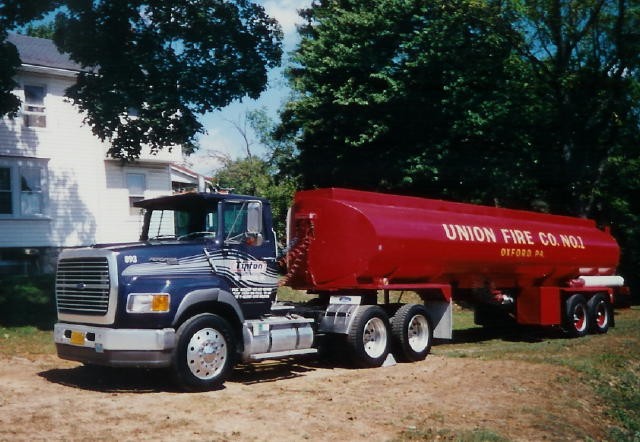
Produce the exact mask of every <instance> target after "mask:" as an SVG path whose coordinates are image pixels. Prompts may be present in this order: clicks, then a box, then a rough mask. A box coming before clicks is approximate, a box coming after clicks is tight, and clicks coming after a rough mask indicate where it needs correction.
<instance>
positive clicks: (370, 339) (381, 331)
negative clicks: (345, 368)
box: [347, 305, 390, 368]
mask: <svg viewBox="0 0 640 442" xmlns="http://www.w3.org/2000/svg"><path fill="white" fill-rule="evenodd" d="M389 334H390V333H389V318H388V317H387V314H386V313H385V312H384V310H382V308H380V307H379V306H377V305H364V306H361V307H360V309H359V310H358V313H357V314H356V317H355V318H354V319H353V322H352V324H351V326H350V327H349V334H348V335H347V345H348V347H349V351H350V353H351V354H350V356H351V359H352V360H353V362H354V363H355V364H356V365H358V366H359V367H363V368H371V367H379V366H381V365H382V364H383V363H384V361H385V359H386V358H387V355H388V354H389V347H390V342H389Z"/></svg>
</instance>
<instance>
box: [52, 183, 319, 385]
mask: <svg viewBox="0 0 640 442" xmlns="http://www.w3.org/2000/svg"><path fill="white" fill-rule="evenodd" d="M137 205H138V206H139V207H140V208H142V209H144V211H145V215H144V225H143V231H142V234H141V238H140V242H139V243H134V244H122V245H105V246H94V247H91V248H82V249H68V250H64V251H63V252H62V253H61V255H60V257H59V259H58V267H57V275H56V302H57V309H58V320H59V322H58V323H57V324H56V325H55V329H54V340H55V343H56V347H57V352H58V355H59V357H61V358H63V359H68V360H75V361H80V362H83V363H86V364H94V365H107V366H136V367H171V369H172V372H173V374H174V377H175V380H176V381H177V383H178V384H179V385H180V386H181V387H183V388H184V389H187V390H208V389H211V388H215V387H216V386H218V385H220V384H221V383H222V382H223V381H224V379H225V378H226V377H227V375H228V374H229V372H230V370H231V369H232V367H233V365H234V363H235V362H236V361H238V360H244V361H258V360H261V359H267V358H278V357H289V356H296V355H302V354H310V353H316V352H317V351H318V349H317V345H314V343H315V342H314V341H315V339H314V337H315V334H314V327H313V326H312V324H313V323H314V322H315V319H314V317H313V316H314V313H313V312H311V313H310V312H308V311H306V312H303V313H301V312H300V311H294V309H293V307H292V306H290V305H280V304H278V303H277V302H275V301H276V299H275V297H276V291H277V286H278V264H277V262H276V256H277V253H278V252H277V245H276V237H275V233H274V230H273V228H272V219H271V210H270V208H269V202H268V201H266V200H264V199H260V198H255V197H248V196H241V195H225V194H216V193H208V194H202V193H200V194H198V193H189V194H183V195H175V196H167V197H161V198H156V199H151V200H145V201H141V202H139V203H137ZM305 315H306V316H305ZM309 316H311V317H309Z"/></svg>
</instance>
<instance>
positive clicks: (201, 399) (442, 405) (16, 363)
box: [0, 354, 608, 441]
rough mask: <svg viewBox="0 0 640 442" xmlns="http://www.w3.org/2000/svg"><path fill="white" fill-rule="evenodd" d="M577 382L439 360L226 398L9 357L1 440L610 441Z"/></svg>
mask: <svg viewBox="0 0 640 442" xmlns="http://www.w3.org/2000/svg"><path fill="white" fill-rule="evenodd" d="M573 378H574V376H573V374H572V373H571V372H570V371H569V370H568V369H563V368H558V367H554V366H548V365H536V364H529V363H524V362H514V361H482V360H476V359H468V358H451V357H444V356H438V355H437V354H432V355H430V356H429V357H427V359H426V360H425V361H422V362H419V363H413V364H397V365H394V366H391V367H383V368H377V369H369V370H360V369H351V368H347V367H335V366H332V365H328V364H326V363H320V362H317V361H314V360H309V361H305V362H304V363H300V362H287V363H283V362H278V363H273V362H271V363H262V364H258V365H252V366H248V367H246V366H245V367H239V368H237V369H236V370H235V372H234V374H233V376H232V378H231V379H230V380H229V381H227V383H226V384H225V388H223V389H221V390H218V391H213V392H208V393H181V392H178V391H176V390H175V389H174V387H172V385H171V383H170V382H169V380H168V376H167V374H166V373H165V372H163V371H143V370H131V369H103V368H95V367H91V368H90V367H84V366H82V365H80V364H76V363H71V362H65V361H62V360H59V359H57V358H56V357H55V356H52V355H46V356H38V357H36V358H33V359H26V358H20V357H9V358H7V357H4V358H3V357H0V441H4V440H7V441H22V440H25V441H26V440H29V441H32V440H87V439H92V440H183V441H190V440H214V441H215V440H234V441H235V440H241V441H245V440H247V441H254V440H255V441H271V440H278V441H288V440H291V441H293V440H296V441H298V440H304V439H307V440H327V441H328V440H332V441H342V440H368V441H379V440H380V441H381V440H402V439H407V438H411V437H414V438H416V439H417V438H426V439H439V438H444V439H447V438H451V437H452V435H455V434H458V435H459V434H463V433H464V432H465V431H473V430H478V431H480V430H486V431H489V432H491V433H493V434H499V435H501V436H503V437H506V438H508V439H511V440H527V441H531V440H584V439H588V438H593V439H596V440H598V439H602V438H603V437H604V433H603V429H604V428H606V427H607V426H608V422H607V420H606V418H605V417H604V416H603V410H602V409H601V407H599V406H598V403H597V399H596V398H594V397H593V396H592V395H589V394H586V392H585V391H584V389H583V388H581V386H580V385H576V384H575V383H574V382H572V379H573ZM559 386H561V388H559ZM442 431H444V432H442ZM438 432H441V433H438ZM438 434H440V437H439V436H438Z"/></svg>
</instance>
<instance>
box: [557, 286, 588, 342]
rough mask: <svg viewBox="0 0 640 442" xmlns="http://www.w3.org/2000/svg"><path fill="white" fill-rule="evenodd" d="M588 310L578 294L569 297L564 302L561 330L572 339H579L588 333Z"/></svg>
mask: <svg viewBox="0 0 640 442" xmlns="http://www.w3.org/2000/svg"><path fill="white" fill-rule="evenodd" d="M590 322H591V321H590V317H589V310H588V308H587V301H586V300H585V299H584V296H582V295H580V294H575V295H571V296H570V297H569V298H568V299H567V300H566V302H565V311H564V321H563V328H564V330H565V332H566V333H567V335H569V336H570V337H572V338H580V337H582V336H585V335H586V334H587V333H589V328H590Z"/></svg>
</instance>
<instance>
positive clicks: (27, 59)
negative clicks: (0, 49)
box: [7, 34, 83, 71]
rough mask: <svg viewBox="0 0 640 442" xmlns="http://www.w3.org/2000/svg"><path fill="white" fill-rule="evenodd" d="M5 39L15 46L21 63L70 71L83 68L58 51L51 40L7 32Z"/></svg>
mask: <svg viewBox="0 0 640 442" xmlns="http://www.w3.org/2000/svg"><path fill="white" fill-rule="evenodd" d="M7 40H8V41H9V42H11V43H13V44H14V45H15V46H16V48H17V49H18V53H19V54H20V59H21V60H22V63H23V64H30V65H34V66H44V67H49V68H56V69H67V70H70V71H81V70H83V69H82V66H80V65H79V64H78V63H76V62H75V61H73V60H71V59H70V58H69V56H68V55H67V54H63V53H61V52H60V51H58V48H57V47H56V45H55V44H54V43H53V41H52V40H47V39H46V38H36V37H28V36H26V35H20V34H9V37H8V38H7Z"/></svg>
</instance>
